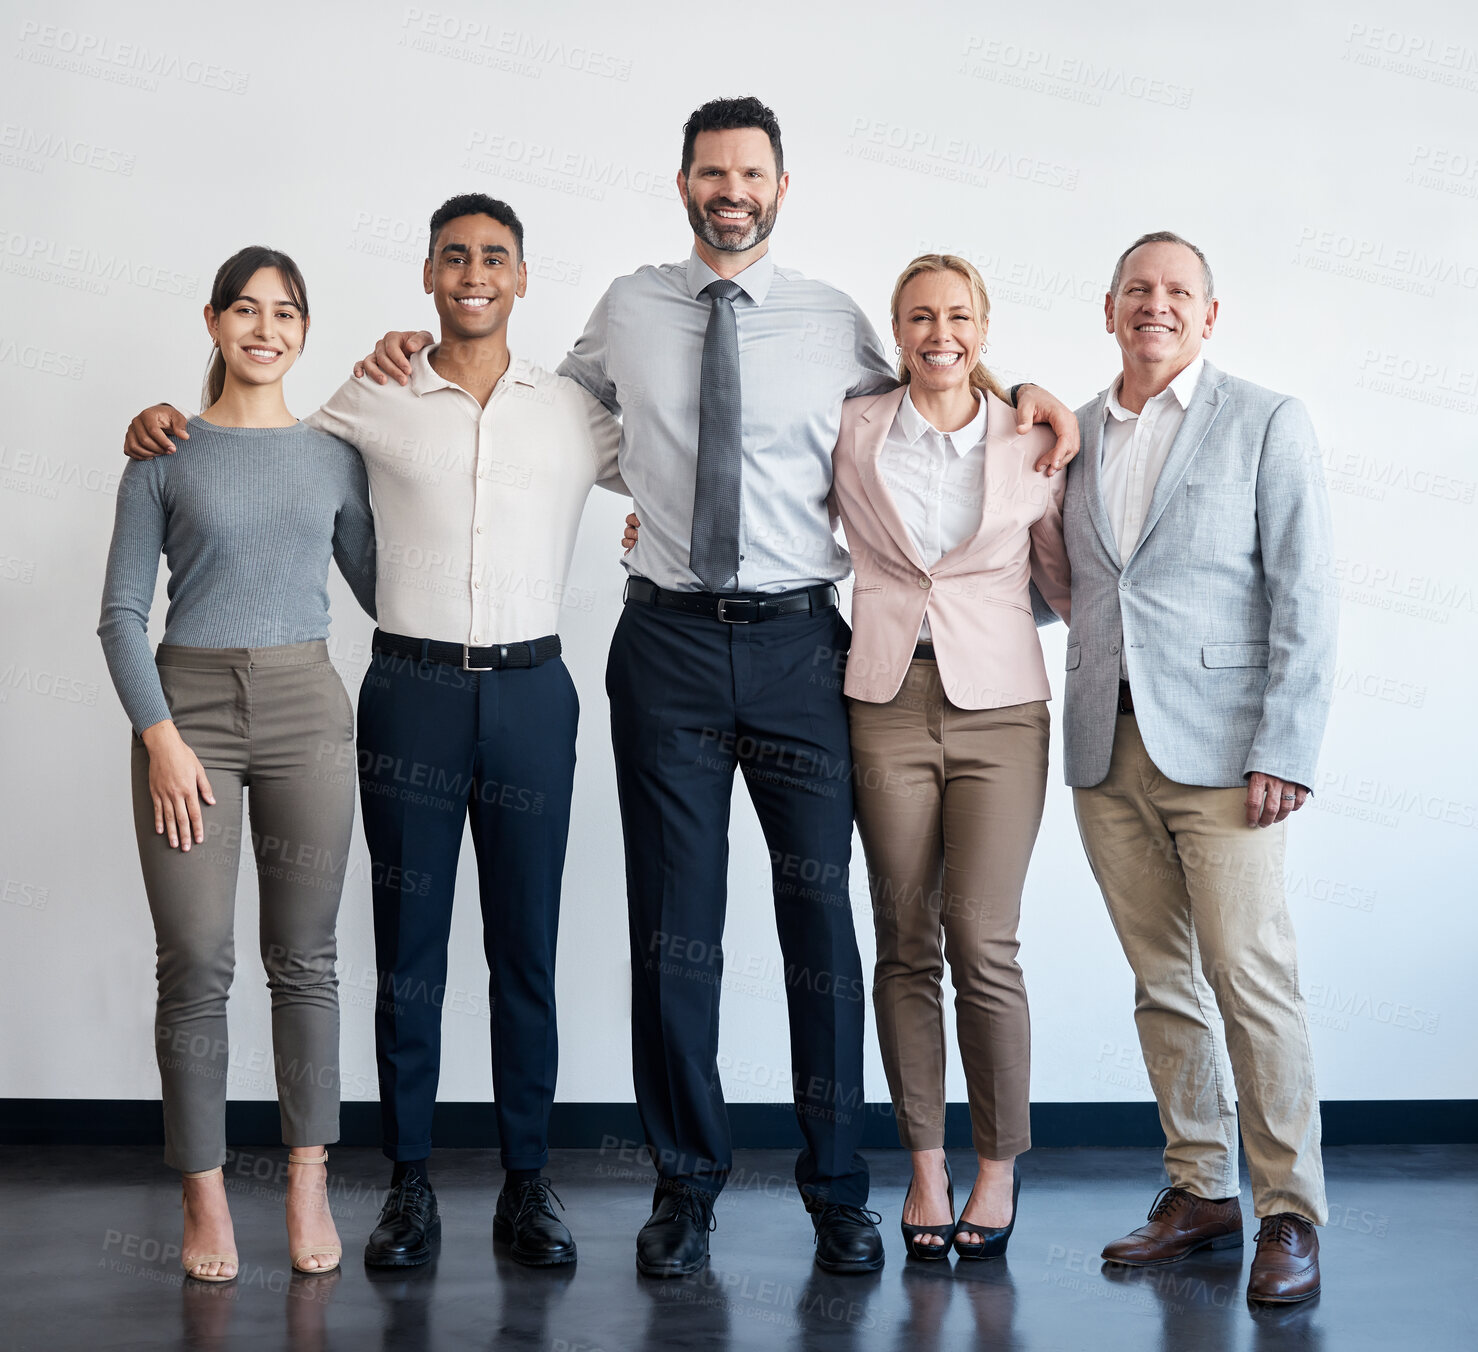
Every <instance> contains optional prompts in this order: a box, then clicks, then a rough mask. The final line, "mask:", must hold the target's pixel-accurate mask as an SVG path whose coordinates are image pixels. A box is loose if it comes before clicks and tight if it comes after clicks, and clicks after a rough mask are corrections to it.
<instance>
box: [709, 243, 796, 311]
mask: <svg viewBox="0 0 1478 1352" xmlns="http://www.w3.org/2000/svg"><path fill="white" fill-rule="evenodd" d="M719 280H721V279H720V277H719V275H718V273H716V272H715V271H714V270H713V269H712V268H711V267H709V266H708V264H707V263H705V262H704V261H703V260H702V259H701V258H699V257H698V250H697V249H696V248H695V249H694V250H693V252H692V253H690V254H689V255H688V295H690V296H691V297H692V298H693V299H694V300H697V299H698V297H699V296H701V295H702V294H703V288H704V287H705V286H707V285H708V284H709V282H717V281H719ZM729 280H730V281H732V282H733V283H734V285H735V286H737V287H739V288H740V289H741V290H742V291H743V292H744V294H745V295H746V296H748V297H749V298H750V300H752V301H753V302H754V303H755V304H756V305H763V304H764V303H765V297H766V296H767V295H769V294H770V283H771V282H773V281H774V280H775V260H774V259H773V258H772V257H771V256H770V251H769V250H768V249H766V250H765V251H764V253H762V254H761V255H760V256H759V257H758V258H756V259H755V260H754V262H753V263H751V264H750V265H749V266H748V267H747V268H745V269H744V271H743V272H741V273H738V274H737V275H736V276H734V277H731V278H729Z"/></svg>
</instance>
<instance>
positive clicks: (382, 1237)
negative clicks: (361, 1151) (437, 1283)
mask: <svg viewBox="0 0 1478 1352" xmlns="http://www.w3.org/2000/svg"><path fill="white" fill-rule="evenodd" d="M440 1244H441V1217H440V1216H439V1215H438V1214H437V1210H436V1194H435V1193H434V1192H432V1191H431V1185H430V1184H429V1183H423V1182H421V1180H420V1179H418V1178H407V1179H405V1180H404V1181H403V1182H400V1183H397V1184H396V1185H395V1186H394V1187H393V1188H391V1189H390V1192H389V1195H388V1196H387V1197H386V1198H385V1205H384V1206H382V1207H381V1208H380V1223H379V1224H378V1225H377V1226H375V1231H374V1233H373V1234H372V1235H371V1236H370V1237H369V1243H368V1244H366V1245H365V1246H364V1261H365V1262H366V1263H368V1264H369V1265H370V1266H371V1267H415V1266H417V1264H420V1263H424V1262H426V1261H427V1260H428V1259H430V1257H431V1256H432V1254H434V1253H435V1252H436V1250H437V1247H438V1246H439V1245H440Z"/></svg>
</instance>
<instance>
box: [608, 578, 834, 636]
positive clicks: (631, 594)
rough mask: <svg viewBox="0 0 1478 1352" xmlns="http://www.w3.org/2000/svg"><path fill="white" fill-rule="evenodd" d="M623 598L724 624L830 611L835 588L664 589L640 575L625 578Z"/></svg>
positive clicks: (821, 585) (825, 583) (750, 622)
mask: <svg viewBox="0 0 1478 1352" xmlns="http://www.w3.org/2000/svg"><path fill="white" fill-rule="evenodd" d="M626 600H627V602H628V603H629V602H631V601H641V602H643V603H644V604H646V605H649V606H660V607H661V608H662V609H663V610H680V611H682V612H683V614H684V615H704V616H707V618H709V619H710V620H722V621H723V622H724V623H725V624H756V623H758V622H759V621H760V620H774V619H778V618H779V617H780V616H781V615H803V614H811V615H814V614H816V613H817V612H818V611H822V610H831V609H833V608H834V607H835V606H836V603H837V589H836V588H835V587H833V586H832V585H831V583H830V582H822V583H820V584H818V585H817V586H814V587H798V588H797V589H796V590H795V591H788V592H733V593H725V594H723V595H720V594H719V593H717V592H680V591H668V590H667V589H666V588H665V587H659V586H658V585H657V584H656V583H655V582H648V581H647V579H646V578H644V577H632V578H628V579H627V580H626Z"/></svg>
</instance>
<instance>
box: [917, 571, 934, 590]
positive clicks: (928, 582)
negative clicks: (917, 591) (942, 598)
mask: <svg viewBox="0 0 1478 1352" xmlns="http://www.w3.org/2000/svg"><path fill="white" fill-rule="evenodd" d="M933 585H934V580H933V578H931V577H930V576H929V575H928V574H927V573H920V574H919V586H921V587H932V586H933Z"/></svg>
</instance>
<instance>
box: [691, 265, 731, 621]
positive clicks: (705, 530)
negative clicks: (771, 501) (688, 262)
mask: <svg viewBox="0 0 1478 1352" xmlns="http://www.w3.org/2000/svg"><path fill="white" fill-rule="evenodd" d="M742 290H743V288H741V287H740V286H738V285H737V284H735V283H734V282H724V281H718V282H709V284H708V285H707V286H705V287H704V288H703V294H704V295H705V296H709V297H711V298H712V301H713V309H712V310H711V311H710V312H709V316H708V331H707V332H706V333H705V334H704V335H703V376H702V379H701V382H700V384H699V387H698V389H699V392H698V476H697V482H696V484H695V485H694V488H693V539H692V543H691V545H690V547H689V550H688V566H689V567H690V568H691V569H692V570H693V572H694V573H695V574H696V575H697V577H698V580H699V581H700V582H702V583H703V585H704V586H705V587H706V588H708V590H709V591H715V592H716V591H720V590H722V589H723V588H724V587H725V586H727V585H728V583H729V581H730V580H731V579H732V578H733V577H734V576H735V575H736V574H737V573H738V572H739V469H740V460H741V457H742V452H741V445H740V435H741V421H740V408H739V334H738V330H737V328H736V326H735V323H734V297H736V296H738V295H740V294H741V292H742Z"/></svg>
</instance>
